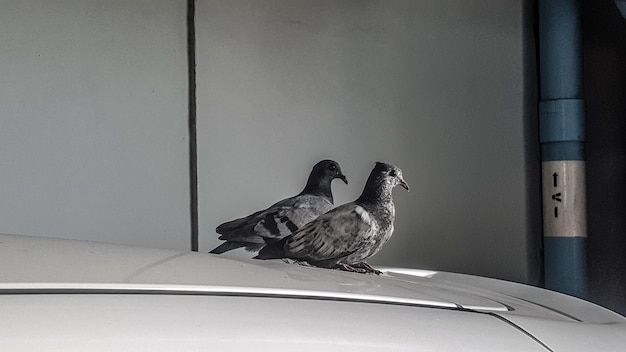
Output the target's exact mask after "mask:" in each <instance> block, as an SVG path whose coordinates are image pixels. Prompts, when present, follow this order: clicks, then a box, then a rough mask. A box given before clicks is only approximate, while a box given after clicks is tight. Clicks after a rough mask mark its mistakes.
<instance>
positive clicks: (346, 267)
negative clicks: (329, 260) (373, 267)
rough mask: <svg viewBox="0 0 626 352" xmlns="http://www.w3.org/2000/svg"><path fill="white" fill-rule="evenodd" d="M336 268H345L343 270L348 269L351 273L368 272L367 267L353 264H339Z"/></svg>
mask: <svg viewBox="0 0 626 352" xmlns="http://www.w3.org/2000/svg"><path fill="white" fill-rule="evenodd" d="M334 269H338V270H343V271H348V272H351V273H359V274H365V273H367V270H366V269H363V268H357V267H354V266H353V265H348V264H337V265H336V266H335V267H334Z"/></svg>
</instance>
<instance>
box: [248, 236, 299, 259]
mask: <svg viewBox="0 0 626 352" xmlns="http://www.w3.org/2000/svg"><path fill="white" fill-rule="evenodd" d="M289 238H291V236H287V237H285V238H283V239H282V240H280V241H275V242H270V243H268V244H266V245H265V247H263V248H261V250H260V251H259V254H258V255H257V256H256V257H254V259H263V260H265V259H281V258H284V257H285V249H284V247H285V242H287V240H288V239H289Z"/></svg>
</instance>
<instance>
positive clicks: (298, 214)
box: [254, 195, 333, 242]
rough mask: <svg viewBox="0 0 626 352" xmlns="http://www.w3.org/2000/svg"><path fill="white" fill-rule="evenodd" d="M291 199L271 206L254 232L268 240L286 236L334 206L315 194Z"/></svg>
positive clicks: (255, 226)
mask: <svg viewBox="0 0 626 352" xmlns="http://www.w3.org/2000/svg"><path fill="white" fill-rule="evenodd" d="M289 200H290V201H289V202H283V203H281V202H279V203H277V204H275V205H273V206H272V207H270V208H269V209H268V211H266V212H265V213H264V214H263V216H262V218H261V219H260V220H259V221H258V222H257V223H256V225H254V233H255V234H256V235H258V236H261V237H262V238H263V239H264V240H265V241H266V242H271V241H275V240H278V239H281V238H284V237H285V236H288V235H291V234H292V233H294V232H295V231H297V230H299V229H300V228H301V227H302V226H304V225H306V224H307V223H308V222H310V221H311V220H314V219H315V218H317V217H318V216H320V215H321V214H324V213H325V212H326V211H328V210H330V209H331V208H332V206H333V205H332V203H330V202H329V201H328V200H327V199H326V198H323V197H319V196H313V195H301V196H297V197H294V198H291V199H289Z"/></svg>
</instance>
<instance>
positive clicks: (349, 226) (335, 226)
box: [254, 162, 409, 274]
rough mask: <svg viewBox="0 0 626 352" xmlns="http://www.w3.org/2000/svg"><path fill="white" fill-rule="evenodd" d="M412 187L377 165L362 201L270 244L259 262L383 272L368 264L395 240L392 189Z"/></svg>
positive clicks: (391, 169) (396, 172) (398, 174)
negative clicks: (390, 240) (274, 260)
mask: <svg viewBox="0 0 626 352" xmlns="http://www.w3.org/2000/svg"><path fill="white" fill-rule="evenodd" d="M397 185H400V186H402V187H404V188H405V189H406V190H407V191H408V190H409V185H408V184H407V183H406V181H404V179H403V178H402V170H400V169H399V168H398V167H396V166H393V165H390V164H386V163H382V162H377V163H376V165H375V166H374V169H373V170H372V172H371V173H370V175H369V178H368V179H367V182H366V183H365V188H364V189H363V193H362V194H361V196H360V197H359V198H358V199H357V200H355V201H354V202H351V203H346V204H343V205H340V206H338V207H336V208H334V209H332V210H330V211H328V212H327V213H325V214H324V215H321V216H320V217H318V218H317V219H315V220H313V221H311V222H309V223H308V224H306V225H305V226H304V227H302V228H301V229H299V230H297V231H295V232H294V233H293V234H292V235H288V236H286V237H285V238H283V239H282V240H280V241H274V242H270V243H268V244H267V245H265V246H264V247H263V248H262V249H261V250H260V251H259V254H258V255H257V256H256V257H254V258H255V259H280V258H282V259H292V260H295V261H296V262H299V263H307V264H309V265H313V266H318V267H323V268H333V269H340V270H345V271H352V272H359V273H375V274H380V273H381V272H380V271H378V270H376V269H374V268H373V267H372V266H370V265H369V264H367V263H366V262H365V261H364V260H365V259H366V258H369V257H371V256H373V255H374V254H376V253H377V252H378V251H379V250H380V249H381V248H382V247H383V245H384V244H385V243H386V242H387V241H388V240H389V238H391V234H392V233H393V221H394V217H395V207H394V204H393V199H392V195H391V191H392V189H393V188H394V187H395V186H397Z"/></svg>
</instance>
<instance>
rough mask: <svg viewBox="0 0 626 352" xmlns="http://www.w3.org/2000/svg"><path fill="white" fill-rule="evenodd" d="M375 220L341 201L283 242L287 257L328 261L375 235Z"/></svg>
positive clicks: (353, 248) (353, 205)
mask: <svg viewBox="0 0 626 352" xmlns="http://www.w3.org/2000/svg"><path fill="white" fill-rule="evenodd" d="M377 226H378V225H377V223H376V221H375V220H374V219H373V218H372V217H371V216H370V214H369V213H368V212H367V211H366V210H365V208H363V207H361V206H360V205H357V204H354V203H348V204H344V205H342V206H339V207H337V208H335V209H333V210H331V211H329V212H327V213H326V214H324V215H322V216H320V217H319V218H317V219H316V220H315V221H312V222H310V223H308V224H307V225H306V226H304V227H303V228H302V229H301V230H300V231H298V232H296V233H294V234H293V236H292V237H291V238H290V239H289V241H287V243H286V244H285V252H286V253H287V255H288V257H290V258H294V259H302V260H307V261H309V262H320V263H324V262H326V263H330V262H332V261H333V260H340V259H341V258H343V257H347V256H349V255H350V254H352V253H354V252H356V251H358V250H359V249H361V248H362V246H363V245H364V244H366V243H368V242H370V240H371V238H372V237H373V236H374V235H375V234H376V231H377Z"/></svg>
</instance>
